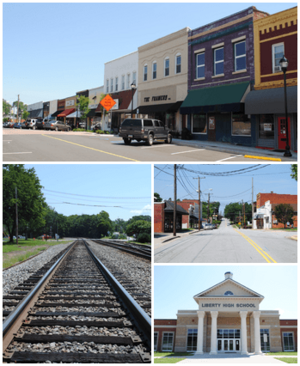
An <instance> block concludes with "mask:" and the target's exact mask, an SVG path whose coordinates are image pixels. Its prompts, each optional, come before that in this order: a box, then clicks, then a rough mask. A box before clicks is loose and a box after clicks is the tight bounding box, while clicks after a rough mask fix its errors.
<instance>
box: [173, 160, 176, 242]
mask: <svg viewBox="0 0 300 366" xmlns="http://www.w3.org/2000/svg"><path fill="white" fill-rule="evenodd" d="M176 181H177V180H176V164H174V210H173V236H176V207H177V203H176V200H177V194H176V193H177V182H176Z"/></svg>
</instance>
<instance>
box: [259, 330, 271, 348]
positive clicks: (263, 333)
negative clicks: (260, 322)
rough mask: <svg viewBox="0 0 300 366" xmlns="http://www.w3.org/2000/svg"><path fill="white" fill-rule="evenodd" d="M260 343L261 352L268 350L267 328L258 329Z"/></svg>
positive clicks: (268, 336)
mask: <svg viewBox="0 0 300 366" xmlns="http://www.w3.org/2000/svg"><path fill="white" fill-rule="evenodd" d="M260 344H261V350H262V352H269V351H270V335H269V329H261V330H260Z"/></svg>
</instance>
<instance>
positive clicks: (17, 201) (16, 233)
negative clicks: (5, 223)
mask: <svg viewBox="0 0 300 366" xmlns="http://www.w3.org/2000/svg"><path fill="white" fill-rule="evenodd" d="M15 191H16V240H17V245H18V235H19V233H18V229H19V228H18V226H19V225H18V188H17V187H16V189H15Z"/></svg>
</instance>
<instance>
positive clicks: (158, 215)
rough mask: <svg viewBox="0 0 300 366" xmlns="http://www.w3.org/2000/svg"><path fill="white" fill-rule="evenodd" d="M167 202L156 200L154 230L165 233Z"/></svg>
mask: <svg viewBox="0 0 300 366" xmlns="http://www.w3.org/2000/svg"><path fill="white" fill-rule="evenodd" d="M165 206H166V205H165V202H156V203H155V204H154V232H155V233H163V232H164V231H165V228H164V223H165V211H164V209H165Z"/></svg>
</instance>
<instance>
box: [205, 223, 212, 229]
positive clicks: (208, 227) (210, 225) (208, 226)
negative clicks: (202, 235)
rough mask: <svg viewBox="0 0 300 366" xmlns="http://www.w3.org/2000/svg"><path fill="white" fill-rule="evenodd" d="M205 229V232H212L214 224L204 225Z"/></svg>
mask: <svg viewBox="0 0 300 366" xmlns="http://www.w3.org/2000/svg"><path fill="white" fill-rule="evenodd" d="M203 229H204V230H212V229H213V225H212V224H204V225H203Z"/></svg>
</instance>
